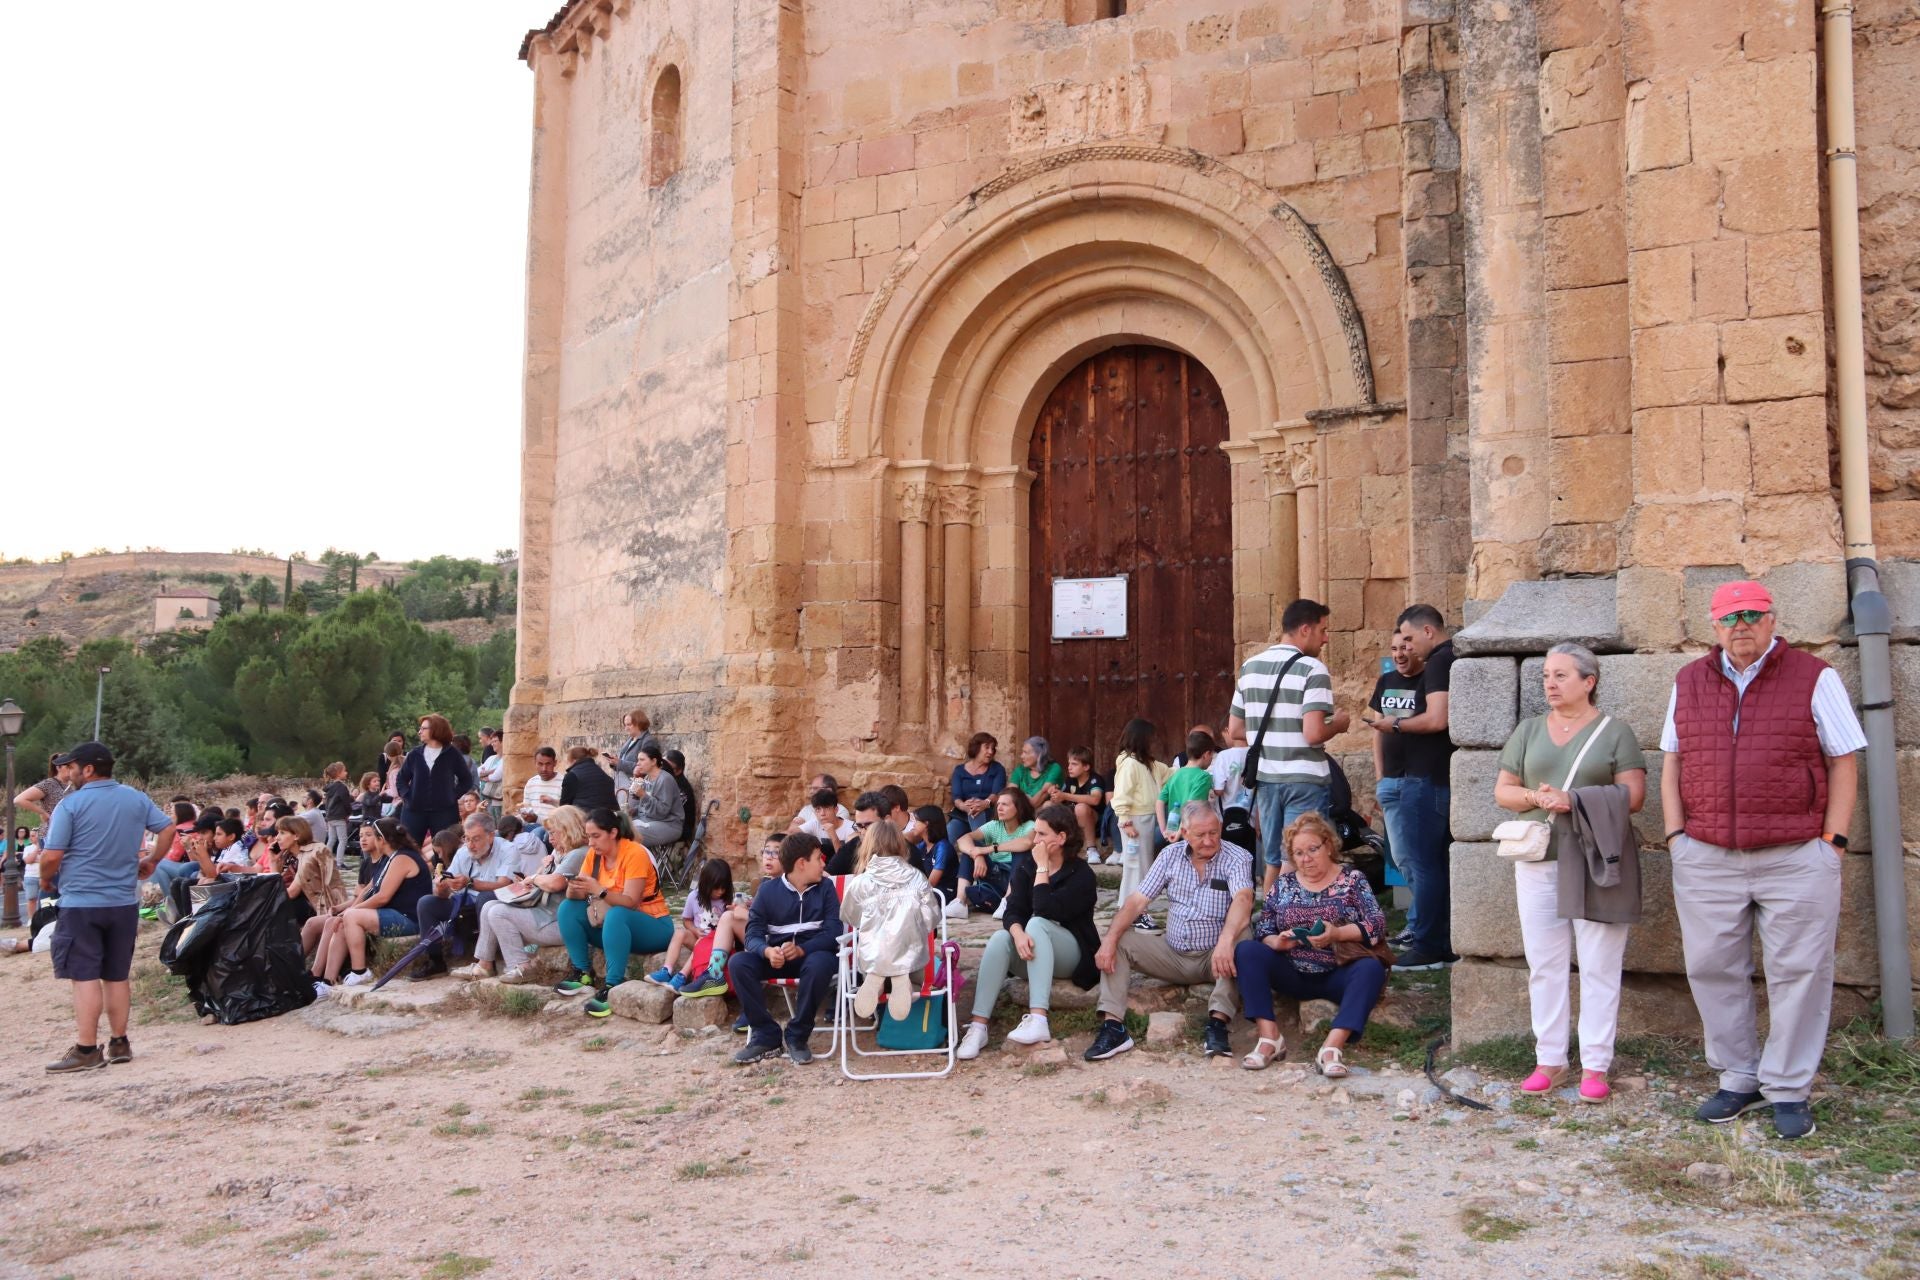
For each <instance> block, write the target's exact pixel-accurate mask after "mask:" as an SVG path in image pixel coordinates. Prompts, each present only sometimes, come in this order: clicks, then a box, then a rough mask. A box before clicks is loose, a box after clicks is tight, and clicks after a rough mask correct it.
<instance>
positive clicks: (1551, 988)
mask: <svg viewBox="0 0 1920 1280" xmlns="http://www.w3.org/2000/svg"><path fill="white" fill-rule="evenodd" d="M1540 685H1541V689H1542V691H1543V692H1544V693H1545V695H1546V699H1547V713H1546V714H1545V715H1540V716H1529V717H1527V718H1526V719H1525V720H1522V721H1521V722H1520V724H1519V725H1518V726H1517V727H1516V728H1515V729H1514V731H1513V735H1512V736H1511V737H1509V738H1508V739H1507V745H1506V746H1505V747H1504V748H1503V749H1502V750H1501V752H1500V776H1499V777H1498V778H1497V779H1496V780H1495V781H1494V784H1493V800H1494V803H1495V804H1497V805H1499V806H1500V807H1501V808H1502V809H1506V810H1508V811H1509V812H1511V813H1514V814H1517V815H1519V816H1520V817H1521V818H1523V819H1526V820H1530V821H1533V822H1544V823H1549V824H1552V825H1553V826H1555V827H1556V828H1561V827H1564V825H1565V823H1566V820H1567V815H1570V814H1571V813H1572V812H1573V801H1574V797H1573V793H1574V792H1575V791H1578V790H1580V789H1581V788H1582V787H1605V786H1610V785H1613V784H1616V783H1618V784H1620V785H1622V786H1624V787H1625V788H1626V793H1627V795H1626V801H1627V810H1628V812H1629V813H1638V812H1640V807H1641V806H1642V805H1643V804H1645V803H1646V799H1647V759H1646V757H1645V756H1644V755H1642V754H1641V753H1640V744H1639V743H1637V742H1635V741H1634V739H1633V730H1632V729H1630V728H1628V727H1627V725H1626V724H1625V723H1624V722H1622V721H1619V720H1614V719H1612V718H1610V717H1603V716H1601V714H1600V708H1599V707H1598V706H1596V705H1595V704H1594V697H1595V694H1596V692H1597V691H1598V689H1599V687H1600V663H1599V660H1598V659H1596V658H1595V657H1594V656H1593V653H1592V652H1591V651H1590V650H1588V649H1586V648H1585V647H1583V646H1581V645H1577V644H1557V645H1555V646H1553V648H1551V649H1549V650H1548V651H1547V657H1546V665H1545V667H1544V669H1543V670H1542V672H1541V676H1540ZM1558 844H1559V841H1558V839H1557V838H1556V839H1552V840H1549V842H1548V844H1547V848H1546V852H1545V854H1544V855H1543V856H1542V857H1541V858H1540V859H1539V860H1537V861H1531V862H1526V861H1516V862H1515V863H1514V864H1513V884H1514V891H1515V894H1516V896H1517V899H1518V903H1519V909H1520V939H1521V946H1522V949H1523V950H1525V952H1526V955H1527V999H1528V1002H1529V1003H1530V1004H1531V1006H1532V1012H1533V1039H1534V1054H1533V1060H1534V1068H1533V1074H1532V1075H1530V1076H1528V1077H1527V1078H1526V1080H1525V1081H1524V1082H1523V1083H1522V1084H1521V1086H1520V1090H1521V1092H1523V1093H1533V1094H1540V1093H1550V1092H1552V1091H1553V1090H1554V1089H1555V1088H1557V1087H1559V1084H1560V1081H1561V1079H1562V1078H1563V1077H1565V1075H1566V1074H1567V1034H1568V1024H1569V1019H1568V1010H1569V1006H1570V999H1571V990H1570V986H1569V978H1568V974H1567V967H1568V964H1569V963H1570V962H1571V961H1573V960H1574V959H1575V958H1576V957H1577V958H1578V960H1579V964H1580V1066H1581V1068H1582V1070H1581V1080H1580V1100H1581V1101H1582V1102H1605V1101H1606V1100H1607V1096H1608V1094H1609V1093H1610V1090H1609V1088H1608V1086H1607V1071H1608V1069H1609V1068H1611V1067H1612V1066H1613V1038H1614V1031H1615V1028H1616V1026H1617V1024H1618V1023H1619V1019H1620V969H1621V964H1622V961H1623V960H1624V958H1625V956H1626V951H1627V931H1628V930H1629V929H1630V928H1631V927H1632V925H1631V923H1630V922H1629V921H1626V920H1608V919H1604V918H1572V917H1571V916H1570V915H1568V916H1563V915H1562V914H1561V911H1560V907H1561V903H1560V885H1561V883H1562V882H1561V877H1560V873H1561V871H1562V870H1563V868H1562V867H1561V866H1560V865H1559V858H1558V854H1559V853H1560V850H1559V849H1558V848H1557V846H1558ZM1566 869H1571V868H1566ZM1639 890H1640V885H1639V876H1638V873H1637V870H1636V874H1635V875H1634V878H1633V885H1632V899H1633V901H1632V904H1631V908H1632V909H1631V912H1630V915H1631V917H1632V918H1633V919H1638V918H1639V906H1640V898H1639ZM1586 905H1587V906H1593V905H1595V904H1594V903H1592V902H1588V903H1587V904H1586ZM1586 914H1587V915H1588V916H1589V917H1595V916H1604V915H1605V914H1607V913H1604V912H1594V911H1589V912H1587V913H1586Z"/></svg>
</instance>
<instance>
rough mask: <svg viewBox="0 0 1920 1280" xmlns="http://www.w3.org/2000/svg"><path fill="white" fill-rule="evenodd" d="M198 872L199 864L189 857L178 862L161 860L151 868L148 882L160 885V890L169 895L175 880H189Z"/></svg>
mask: <svg viewBox="0 0 1920 1280" xmlns="http://www.w3.org/2000/svg"><path fill="white" fill-rule="evenodd" d="M199 874H200V864H199V863H197V862H195V861H193V860H192V859H191V858H183V859H181V860H180V861H179V862H163V863H161V864H160V865H159V866H157V867H155V868H154V869H153V876H152V878H151V879H150V880H149V881H148V883H149V884H157V885H159V886H160V892H162V893H165V894H169V895H171V894H172V893H173V885H174V882H175V881H176V880H191V879H193V878H194V877H196V876H198V875H199Z"/></svg>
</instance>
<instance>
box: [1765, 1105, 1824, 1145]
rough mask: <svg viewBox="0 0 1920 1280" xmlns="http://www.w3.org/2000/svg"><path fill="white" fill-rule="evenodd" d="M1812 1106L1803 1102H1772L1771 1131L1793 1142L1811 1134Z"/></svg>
mask: <svg viewBox="0 0 1920 1280" xmlns="http://www.w3.org/2000/svg"><path fill="white" fill-rule="evenodd" d="M1813 1129H1814V1124H1813V1108H1811V1107H1809V1106H1808V1105H1807V1104H1806V1103H1804V1102H1776V1103H1774V1104H1773V1131H1774V1132H1775V1133H1777V1134H1779V1135H1780V1136H1781V1137H1782V1138H1785V1139H1786V1140H1787V1141H1788V1142H1794V1141H1797V1140H1799V1139H1801V1138H1807V1137H1811V1136H1813Z"/></svg>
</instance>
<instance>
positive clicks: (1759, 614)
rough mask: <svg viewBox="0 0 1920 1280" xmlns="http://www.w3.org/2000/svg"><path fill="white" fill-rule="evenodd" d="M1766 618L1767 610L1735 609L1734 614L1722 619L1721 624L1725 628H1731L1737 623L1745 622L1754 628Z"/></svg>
mask: <svg viewBox="0 0 1920 1280" xmlns="http://www.w3.org/2000/svg"><path fill="white" fill-rule="evenodd" d="M1766 616H1767V610H1765V609H1735V610H1734V611H1733V612H1732V613H1729V614H1727V615H1725V616H1724V617H1722V618H1720V619H1719V623H1720V625H1721V626H1723V627H1730V626H1732V625H1733V624H1734V623H1736V622H1744V623H1746V624H1747V625H1748V626H1752V625H1754V624H1755V623H1756V622H1758V621H1760V619H1762V618H1764V617H1766Z"/></svg>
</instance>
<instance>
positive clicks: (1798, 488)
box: [1747, 396, 1829, 494]
mask: <svg viewBox="0 0 1920 1280" xmlns="http://www.w3.org/2000/svg"><path fill="white" fill-rule="evenodd" d="M1747 428H1748V443H1749V448H1750V449H1751V456H1752V459H1753V488H1754V492H1755V493H1766V494H1775V493H1813V492H1820V491H1825V490H1826V489H1827V487H1828V485H1829V480H1828V472H1827V402H1826V400H1825V398H1823V397H1817V396H1807V397H1804V398H1802V399H1799V400H1775V401H1767V402H1765V403H1761V404H1756V405H1754V406H1753V407H1752V409H1751V410H1750V411H1749V412H1748V414H1747Z"/></svg>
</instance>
